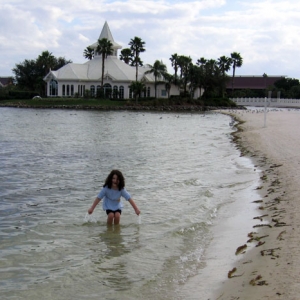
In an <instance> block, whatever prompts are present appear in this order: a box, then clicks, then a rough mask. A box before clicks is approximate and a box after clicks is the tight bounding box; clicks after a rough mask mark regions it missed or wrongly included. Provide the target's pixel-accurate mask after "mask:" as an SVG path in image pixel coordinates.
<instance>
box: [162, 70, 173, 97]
mask: <svg viewBox="0 0 300 300" xmlns="http://www.w3.org/2000/svg"><path fill="white" fill-rule="evenodd" d="M164 77H165V80H166V83H165V88H166V90H167V93H168V98H170V90H171V86H172V83H174V82H175V78H174V76H173V75H171V74H169V73H165V74H164Z"/></svg>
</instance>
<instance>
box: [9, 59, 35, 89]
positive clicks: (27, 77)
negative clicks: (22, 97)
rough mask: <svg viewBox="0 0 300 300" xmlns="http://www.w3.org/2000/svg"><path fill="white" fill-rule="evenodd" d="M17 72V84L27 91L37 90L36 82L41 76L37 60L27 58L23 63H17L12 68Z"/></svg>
mask: <svg viewBox="0 0 300 300" xmlns="http://www.w3.org/2000/svg"><path fill="white" fill-rule="evenodd" d="M12 71H13V73H14V74H15V78H16V82H17V86H18V87H19V88H20V89H23V90H25V91H36V82H37V78H38V76H39V74H38V72H37V66H36V61H35V60H33V59H25V60H24V61H23V62H22V63H19V64H16V66H15V68H13V69H12Z"/></svg>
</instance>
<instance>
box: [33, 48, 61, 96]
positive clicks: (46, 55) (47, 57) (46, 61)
mask: <svg viewBox="0 0 300 300" xmlns="http://www.w3.org/2000/svg"><path fill="white" fill-rule="evenodd" d="M56 64H57V60H56V58H55V56H54V55H52V53H51V52H49V51H48V50H47V51H43V52H42V54H41V55H39V56H38V58H37V60H36V66H37V68H38V69H39V76H38V79H37V82H38V83H37V88H38V89H40V91H41V94H42V95H43V94H45V95H47V83H46V82H44V81H43V77H44V76H45V75H47V74H48V73H49V72H50V70H51V69H53V68H55V66H56Z"/></svg>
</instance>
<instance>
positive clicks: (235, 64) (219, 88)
mask: <svg viewBox="0 0 300 300" xmlns="http://www.w3.org/2000/svg"><path fill="white" fill-rule="evenodd" d="M145 44H146V43H145V42H144V41H143V40H142V39H141V38H140V37H137V36H135V37H134V38H132V39H131V40H130V41H129V43H128V46H129V47H128V48H124V49H122V50H121V52H120V55H119V58H120V60H122V61H124V62H125V63H126V64H128V65H130V66H133V67H135V69H136V76H135V81H133V82H131V84H130V86H129V87H130V88H131V90H132V92H133V93H134V96H135V98H136V99H137V98H138V97H140V96H141V94H142V93H143V92H144V91H145V82H144V81H143V80H142V79H139V78H138V67H139V66H143V64H144V63H143V61H142V60H141V57H140V55H141V53H143V52H145V51H146V49H145ZM113 51H114V50H113V44H112V43H111V41H109V40H108V39H106V38H102V39H98V41H97V47H96V48H92V47H87V48H85V49H84V51H83V56H84V57H85V58H86V59H89V60H91V59H93V58H94V57H95V54H98V55H101V59H102V70H101V71H102V76H101V86H103V81H104V74H105V61H106V59H107V57H108V56H109V55H112V54H113ZM169 59H170V61H171V65H172V67H173V72H172V73H168V72H167V67H166V65H165V64H164V63H163V62H162V61H161V60H156V61H155V62H154V63H153V64H152V65H151V64H147V66H148V68H149V69H148V71H146V72H145V75H147V74H153V76H154V87H155V98H157V86H158V85H161V84H163V85H164V86H165V89H166V91H167V93H168V96H170V89H171V85H172V84H173V85H175V86H177V87H178V88H179V89H180V91H181V96H182V97H193V95H194V92H195V90H196V89H199V90H200V95H201V94H202V91H204V93H203V95H202V98H217V97H218V98H224V97H226V96H227V94H226V86H227V83H228V80H229V79H230V78H232V86H231V95H232V96H245V97H251V96H262V97H264V96H265V95H255V93H263V91H259V92H255V91H250V90H246V91H238V92H236V95H234V77H235V71H236V68H240V67H241V66H242V65H243V58H242V56H241V55H240V53H238V52H232V53H231V54H230V56H225V55H223V56H221V57H219V58H218V59H207V58H204V57H200V58H199V59H197V61H196V62H195V63H193V61H192V59H191V57H190V56H186V55H178V54H177V53H174V54H172V55H171V56H170V58H169ZM68 63H72V61H71V60H68V59H66V58H64V57H55V56H54V55H53V54H52V53H51V52H49V51H43V52H42V53H41V54H40V55H39V56H38V57H37V58H36V59H32V60H29V59H25V60H24V61H23V62H21V63H18V64H16V65H15V67H14V68H13V69H12V71H13V73H14V74H15V82H16V85H17V88H18V89H19V90H23V91H35V92H38V93H39V94H40V95H41V96H44V95H46V94H47V93H46V84H45V82H44V80H43V78H44V77H45V76H46V75H47V74H48V72H49V71H50V70H58V69H59V68H61V67H63V66H64V65H66V64H68ZM231 69H232V76H229V75H228V72H229V71H230V70H231ZM266 76H267V75H266ZM272 88H273V90H277V91H281V96H282V97H290V98H300V84H299V80H297V79H289V78H283V79H282V80H281V81H279V82H278V83H276V84H275V86H274V87H272Z"/></svg>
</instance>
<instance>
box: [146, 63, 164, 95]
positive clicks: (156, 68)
mask: <svg viewBox="0 0 300 300" xmlns="http://www.w3.org/2000/svg"><path fill="white" fill-rule="evenodd" d="M148 66H149V68H150V70H148V71H146V72H145V74H153V75H154V88H155V98H157V85H158V81H157V79H164V77H165V74H166V73H167V67H166V65H165V64H163V62H162V61H159V60H156V61H155V62H154V64H153V66H152V65H148Z"/></svg>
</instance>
